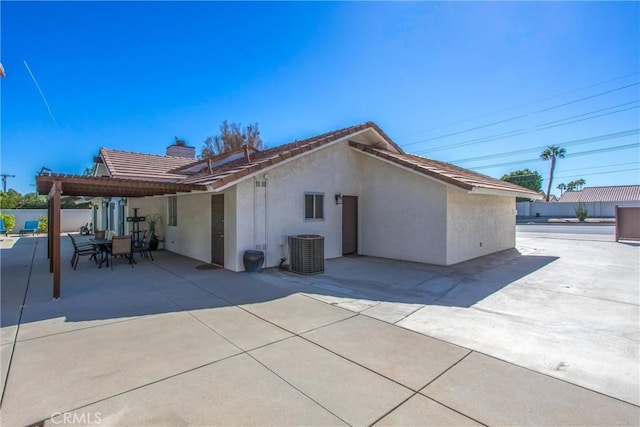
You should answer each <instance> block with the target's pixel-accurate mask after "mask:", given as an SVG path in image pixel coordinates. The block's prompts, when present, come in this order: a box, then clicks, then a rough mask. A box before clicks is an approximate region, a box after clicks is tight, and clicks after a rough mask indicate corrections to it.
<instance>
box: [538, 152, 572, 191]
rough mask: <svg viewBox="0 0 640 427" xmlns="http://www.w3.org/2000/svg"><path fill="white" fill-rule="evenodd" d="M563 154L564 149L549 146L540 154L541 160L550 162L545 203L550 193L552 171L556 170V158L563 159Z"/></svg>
mask: <svg viewBox="0 0 640 427" xmlns="http://www.w3.org/2000/svg"><path fill="white" fill-rule="evenodd" d="M565 154H566V151H565V149H564V148H560V147H558V146H556V145H550V146H548V147H547V148H546V149H545V150H544V151H543V152H542V153H540V158H541V159H542V160H551V170H550V171H549V186H548V187H547V198H546V200H547V202H548V201H549V193H551V183H552V182H553V170H554V169H555V168H556V158H558V159H564V155H565Z"/></svg>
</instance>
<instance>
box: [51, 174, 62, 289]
mask: <svg viewBox="0 0 640 427" xmlns="http://www.w3.org/2000/svg"><path fill="white" fill-rule="evenodd" d="M61 194H62V182H60V181H54V182H53V185H52V186H51V191H49V242H50V243H49V244H50V246H51V257H50V265H53V298H54V299H58V298H60V269H61V266H60V196H61Z"/></svg>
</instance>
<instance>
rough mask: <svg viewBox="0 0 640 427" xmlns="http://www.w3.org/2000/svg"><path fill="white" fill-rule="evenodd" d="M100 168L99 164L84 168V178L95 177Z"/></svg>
mask: <svg viewBox="0 0 640 427" xmlns="http://www.w3.org/2000/svg"><path fill="white" fill-rule="evenodd" d="M97 168H98V164H97V163H94V164H93V165H91V166H87V167H86V168H84V172H82V176H93V175H95V172H96V169H97Z"/></svg>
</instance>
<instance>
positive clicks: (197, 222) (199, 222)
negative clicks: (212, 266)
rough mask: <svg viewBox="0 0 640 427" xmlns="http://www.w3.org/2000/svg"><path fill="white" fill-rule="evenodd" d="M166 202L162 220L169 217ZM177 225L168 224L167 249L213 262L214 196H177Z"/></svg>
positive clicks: (206, 194)
mask: <svg viewBox="0 0 640 427" xmlns="http://www.w3.org/2000/svg"><path fill="white" fill-rule="evenodd" d="M163 200H164V205H165V206H164V212H165V213H164V215H163V220H164V219H166V217H167V214H168V202H167V198H166V197H165V198H163ZM177 207H178V218H177V225H176V226H170V225H167V221H163V226H164V230H165V234H164V248H165V249H166V250H168V251H171V252H176V253H179V254H181V255H185V256H188V257H190V258H194V259H197V260H200V261H203V262H207V263H208V262H211V194H209V193H194V194H186V195H179V196H177Z"/></svg>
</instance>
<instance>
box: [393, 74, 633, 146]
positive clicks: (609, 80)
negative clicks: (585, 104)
mask: <svg viewBox="0 0 640 427" xmlns="http://www.w3.org/2000/svg"><path fill="white" fill-rule="evenodd" d="M637 74H640V72H638V71H636V72H633V73H629V74H625V75H623V76H619V77H614V78H612V79H608V80H605V81H602V82H598V83H594V84H591V85H588V86H583V87H581V88H578V89H573V90H570V91H567V92H562V93H559V94H556V95H551V96H548V97H546V98H542V99H538V100H535V101H530V102H527V103H524V104H519V105H515V106H512V107H508V108H504V109H502V110H498V111H494V112H491V113H487V114H483V115H480V116H476V117H470V118H467V119H462V120H457V121H455V122H451V123H446V124H444V125H439V126H435V127H432V128H429V129H425V130H421V131H417V132H412V133H408V134H404V135H402V136H401V137H405V136H411V135H417V134H419V133H424V132H429V131H431V130H436V129H442V128H443V127H448V126H453V125H457V124H460V123H465V122H469V121H472V120H478V119H482V118H485V117H488V116H492V115H494V114H500V113H504V112H505V111H511V110H515V109H516V108H521V107H527V106H529V105H532V104H537V103H538V102H544V101H548V100H550V99H553V98H558V97H560V96H564V95H569V94H572V93H576V92H580V91H582V90H585V89H591V88H592V87H596V86H601V85H603V84H606V83H611V82H614V81H616V80H622V79H625V78H627V77H631V76H635V75H637Z"/></svg>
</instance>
